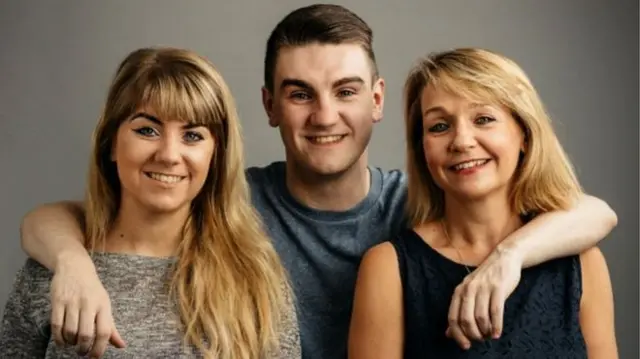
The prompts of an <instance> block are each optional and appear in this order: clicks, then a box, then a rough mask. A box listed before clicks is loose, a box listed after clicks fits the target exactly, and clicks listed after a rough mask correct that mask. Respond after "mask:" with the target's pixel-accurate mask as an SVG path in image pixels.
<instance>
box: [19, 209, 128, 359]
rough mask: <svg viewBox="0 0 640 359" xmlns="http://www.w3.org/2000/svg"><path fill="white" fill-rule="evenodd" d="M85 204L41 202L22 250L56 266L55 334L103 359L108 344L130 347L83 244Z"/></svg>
mask: <svg viewBox="0 0 640 359" xmlns="http://www.w3.org/2000/svg"><path fill="white" fill-rule="evenodd" d="M83 227H84V208H83V206H82V204H81V203H79V202H71V201H67V202H58V203H52V204H46V205H42V206H39V207H37V208H35V209H34V210H32V211H31V212H29V213H27V215H26V216H25V217H24V218H23V220H22V225H21V226H20V232H21V243H22V248H23V250H24V251H25V252H26V253H27V255H29V256H30V257H31V258H32V259H34V260H35V261H37V262H39V263H40V264H41V265H42V266H44V267H46V268H48V269H49V270H51V271H52V272H53V273H54V275H53V279H52V281H51V333H52V336H53V337H54V339H55V341H56V343H57V344H58V345H63V344H64V343H67V344H72V345H77V347H76V349H77V351H78V353H79V354H81V355H84V354H86V353H89V352H91V354H92V355H94V356H97V357H100V356H101V355H102V354H103V353H104V351H105V350H106V347H107V345H108V344H109V343H110V344H111V345H113V346H115V347H117V348H123V347H124V346H125V343H124V341H123V340H122V338H121V337H120V334H119V333H118V330H117V329H116V328H115V325H114V322H113V316H112V314H111V302H110V299H109V294H108V293H107V291H106V290H105V288H104V287H103V286H102V283H101V282H100V278H99V277H98V275H97V273H96V268H95V266H94V264H93V261H92V260H91V257H90V256H89V253H88V252H87V250H86V249H85V247H84V245H83V244H84V242H85V237H84V228H83Z"/></svg>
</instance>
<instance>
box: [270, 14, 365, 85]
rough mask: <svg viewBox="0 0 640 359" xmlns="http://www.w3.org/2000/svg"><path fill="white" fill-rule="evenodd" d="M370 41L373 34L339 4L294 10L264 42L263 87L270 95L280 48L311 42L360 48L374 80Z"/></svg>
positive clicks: (359, 19)
mask: <svg viewBox="0 0 640 359" xmlns="http://www.w3.org/2000/svg"><path fill="white" fill-rule="evenodd" d="M372 42H373V32H372V30H371V28H370V27H369V25H367V23H366V22H365V21H364V20H362V19H361V18H360V17H359V16H358V15H356V14H354V13H353V12H352V11H350V10H348V9H346V8H344V7H342V6H340V5H330V4H316V5H310V6H306V7H302V8H299V9H297V10H294V11H292V12H291V13H289V14H288V15H287V16H285V18H284V19H282V20H281V21H280V22H279V23H278V25H276V27H275V28H274V29H273V31H272V32H271V35H270V36H269V40H267V51H266V55H265V59H264V86H265V87H266V88H267V89H268V90H269V91H271V92H273V90H274V88H273V87H274V83H273V82H274V73H275V69H276V62H277V58H278V52H279V51H280V49H282V48H285V47H293V46H305V45H309V44H312V43H318V44H333V45H339V44H358V45H360V46H362V49H363V50H364V51H365V52H366V53H367V55H368V57H369V59H370V61H371V69H372V73H373V78H374V79H375V78H377V77H378V66H377V64H376V59H375V55H374V53H373V46H372Z"/></svg>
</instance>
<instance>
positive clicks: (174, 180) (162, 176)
mask: <svg viewBox="0 0 640 359" xmlns="http://www.w3.org/2000/svg"><path fill="white" fill-rule="evenodd" d="M148 175H149V177H151V178H152V179H154V180H156V181H160V182H164V183H177V182H180V181H181V180H182V177H181V176H170V175H165V174H161V173H153V172H149V173H148Z"/></svg>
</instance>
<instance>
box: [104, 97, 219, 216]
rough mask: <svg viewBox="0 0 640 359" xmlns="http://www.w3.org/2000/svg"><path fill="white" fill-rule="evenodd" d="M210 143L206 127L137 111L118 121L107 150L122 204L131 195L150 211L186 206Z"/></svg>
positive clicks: (198, 185) (201, 177) (201, 178)
mask: <svg viewBox="0 0 640 359" xmlns="http://www.w3.org/2000/svg"><path fill="white" fill-rule="evenodd" d="M214 146H215V144H214V139H213V137H212V135H211V133H210V132H209V130H208V129H207V128H205V127H193V126H190V125H189V124H187V123H185V122H182V121H179V120H176V119H167V118H160V117H157V116H156V114H155V113H154V111H153V110H152V109H148V108H145V109H140V110H139V111H136V113H135V114H134V115H133V116H131V117H130V118H129V119H127V120H125V121H124V122H123V123H122V124H121V125H120V128H119V129H118V132H117V136H116V140H115V141H114V146H113V150H112V160H113V161H115V162H116V166H117V169H118V176H119V178H120V183H121V186H122V196H123V198H122V201H123V203H124V202H125V201H128V200H133V201H134V202H135V203H137V204H138V205H141V206H142V207H144V208H145V209H147V210H149V211H151V212H171V211H176V210H179V209H181V208H184V207H185V206H188V205H189V204H190V203H191V201H192V200H193V199H194V198H195V197H196V196H197V194H198V193H199V192H200V190H201V189H202V187H203V185H204V183H205V181H206V179H207V175H208V173H209V166H210V164H211V159H212V156H213V153H214Z"/></svg>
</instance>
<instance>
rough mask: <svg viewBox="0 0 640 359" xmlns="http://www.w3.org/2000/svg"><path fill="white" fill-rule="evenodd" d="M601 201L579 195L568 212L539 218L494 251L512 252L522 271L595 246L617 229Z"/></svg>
mask: <svg viewBox="0 0 640 359" xmlns="http://www.w3.org/2000/svg"><path fill="white" fill-rule="evenodd" d="M617 221H618V220H617V217H616V214H615V212H614V211H613V210H612V209H611V208H610V207H609V205H607V203H605V202H604V201H602V200H600V199H598V198H595V197H593V196H588V195H583V196H582V197H581V199H580V200H579V201H578V202H577V203H576V205H575V206H574V207H573V208H572V209H570V210H568V211H555V212H550V213H545V214H542V215H539V216H538V217H536V218H535V219H533V220H532V221H530V222H529V223H527V224H526V225H525V226H523V227H522V228H520V229H519V230H517V231H516V232H514V233H512V234H511V235H510V236H509V237H508V238H507V239H505V240H504V241H503V242H502V243H501V244H500V246H499V247H498V250H499V251H500V250H504V251H508V252H516V253H518V255H520V256H521V258H522V262H523V268H527V267H531V266H534V265H537V264H540V263H542V262H546V261H549V260H552V259H555V258H560V257H566V256H569V255H575V254H579V253H581V252H583V251H585V250H587V249H589V248H591V247H593V246H595V245H597V244H598V242H600V241H601V240H602V239H603V238H604V237H606V236H607V235H608V234H609V233H610V232H611V230H612V229H613V228H614V227H615V226H616V225H617Z"/></svg>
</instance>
